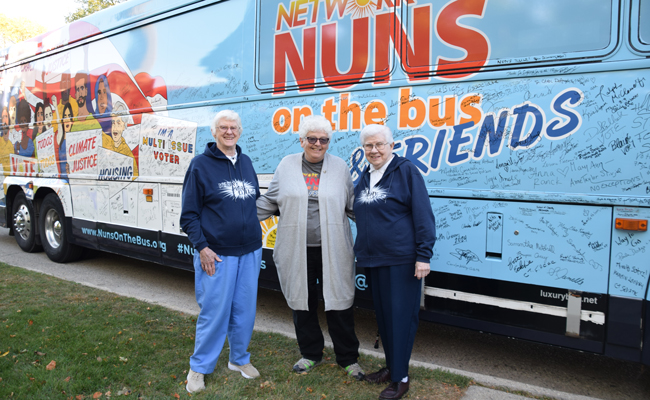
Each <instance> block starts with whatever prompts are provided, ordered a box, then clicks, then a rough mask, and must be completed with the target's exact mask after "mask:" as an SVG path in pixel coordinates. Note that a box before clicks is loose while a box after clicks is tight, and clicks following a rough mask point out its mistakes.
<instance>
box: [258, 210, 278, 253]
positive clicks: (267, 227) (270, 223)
mask: <svg viewBox="0 0 650 400" xmlns="http://www.w3.org/2000/svg"><path fill="white" fill-rule="evenodd" d="M260 225H261V226H262V247H264V248H265V249H272V248H274V247H275V237H276V236H277V233H278V217H276V216H273V217H270V218H267V219H265V220H264V221H262V222H260Z"/></svg>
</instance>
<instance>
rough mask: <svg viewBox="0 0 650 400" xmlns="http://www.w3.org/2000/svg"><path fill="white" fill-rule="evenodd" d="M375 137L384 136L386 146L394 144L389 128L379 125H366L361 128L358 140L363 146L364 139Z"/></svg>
mask: <svg viewBox="0 0 650 400" xmlns="http://www.w3.org/2000/svg"><path fill="white" fill-rule="evenodd" d="M375 135H384V139H385V140H386V143H387V144H391V143H393V142H394V140H393V132H392V131H391V130H390V128H389V127H387V126H386V125H380V124H370V125H367V126H366V127H365V128H363V130H362V131H361V134H360V135H359V140H360V141H361V144H362V145H363V144H364V143H366V139H368V137H369V136H375Z"/></svg>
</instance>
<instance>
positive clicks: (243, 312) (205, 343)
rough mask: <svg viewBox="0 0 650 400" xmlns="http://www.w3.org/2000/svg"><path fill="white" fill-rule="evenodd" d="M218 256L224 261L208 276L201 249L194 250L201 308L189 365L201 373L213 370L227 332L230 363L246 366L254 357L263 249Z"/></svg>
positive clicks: (197, 291)
mask: <svg viewBox="0 0 650 400" xmlns="http://www.w3.org/2000/svg"><path fill="white" fill-rule="evenodd" d="M219 258H221V260H222V262H215V273H214V275H212V276H208V274H206V273H205V271H203V269H202V268H201V258H200V256H199V252H198V251H195V252H194V281H195V282H194V290H195V291H196V302H197V303H199V307H200V309H201V311H200V312H199V317H198V318H197V320H196V339H195V342H194V354H193V355H192V357H190V368H192V370H193V371H195V372H199V373H201V374H210V373H212V371H214V367H215V365H216V364H217V360H218V359H219V354H221V350H222V349H223V344H224V342H225V340H226V335H227V336H228V343H229V344H230V362H231V363H233V364H235V365H244V364H248V363H249V362H250V358H251V354H250V353H249V352H248V344H249V343H250V341H251V336H252V335H253V326H254V325H255V310H256V306H257V279H258V277H259V274H260V264H261V261H262V249H261V248H260V249H258V250H255V251H253V252H250V253H248V254H244V255H243V256H241V257H232V256H222V255H219Z"/></svg>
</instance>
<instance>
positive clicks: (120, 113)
mask: <svg viewBox="0 0 650 400" xmlns="http://www.w3.org/2000/svg"><path fill="white" fill-rule="evenodd" d="M111 122H112V123H111V134H110V136H109V135H102V147H104V148H105V149H108V150H111V151H114V152H116V153H119V154H123V155H125V156H129V157H131V158H132V159H133V178H135V177H137V176H138V163H137V160H136V158H135V156H134V155H133V152H132V151H131V148H130V147H129V145H128V144H127V143H126V140H124V137H123V136H122V134H123V133H124V130H125V129H126V126H127V124H128V123H129V122H133V119H132V118H131V116H130V115H129V110H128V108H127V107H126V105H124V103H122V102H121V101H118V102H117V103H115V107H114V108H113V112H112V114H111Z"/></svg>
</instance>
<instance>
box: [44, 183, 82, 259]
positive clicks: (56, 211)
mask: <svg viewBox="0 0 650 400" xmlns="http://www.w3.org/2000/svg"><path fill="white" fill-rule="evenodd" d="M39 219H40V221H39V226H40V228H41V242H42V243H43V249H44V250H45V254H47V256H48V257H49V259H50V260H52V261H54V262H58V263H66V262H70V261H75V260H77V259H79V257H80V256H81V250H82V249H81V247H79V246H77V245H74V244H72V243H70V242H69V241H68V237H67V234H66V229H65V223H66V222H65V214H64V213H63V207H62V206H61V202H60V201H59V198H58V197H57V195H56V194H54V193H50V194H48V195H47V196H45V199H44V200H43V204H41V212H40V216H39Z"/></svg>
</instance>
